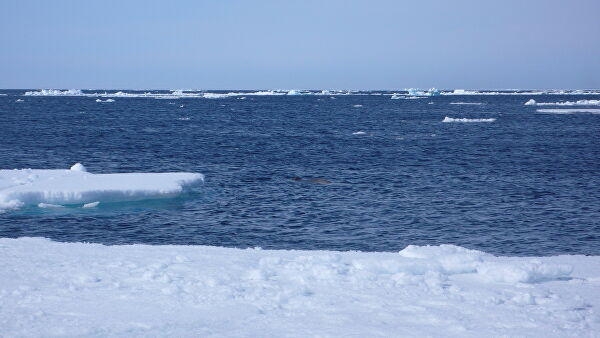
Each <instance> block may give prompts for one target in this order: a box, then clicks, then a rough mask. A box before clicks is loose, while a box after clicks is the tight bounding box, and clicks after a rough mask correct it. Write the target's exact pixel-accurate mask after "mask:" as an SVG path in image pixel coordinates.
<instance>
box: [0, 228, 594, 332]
mask: <svg viewBox="0 0 600 338" xmlns="http://www.w3.org/2000/svg"><path fill="white" fill-rule="evenodd" d="M0 272H1V273H0V328H2V335H6V336H53V335H59V336H236V337H239V336H242V337H243V336H254V337H274V336H277V337H281V336H297V337H300V336H302V337H305V336H332V337H333V336H335V337H339V336H356V337H362V336H384V337H392V336H404V337H405V336H419V337H421V336H461V337H462V336H472V337H475V336H477V337H482V336H557V337H558V336H572V337H575V336H587V337H590V336H598V335H600V316H599V313H598V308H599V307H600V257H586V256H557V257H539V258H531V257H522V258H519V257H495V256H492V255H489V254H486V253H483V252H480V251H474V250H468V249H464V248H460V247H456V246H450V245H446V246H431V247H417V246H409V247H407V248H406V249H404V250H402V251H401V252H400V253H365V252H333V251H276V250H260V249H245V250H243V249H230V248H220V247H208V246H149V245H127V246H104V245H100V244H84V243H58V242H53V241H50V240H47V239H43V238H20V239H7V238H2V239H0Z"/></svg>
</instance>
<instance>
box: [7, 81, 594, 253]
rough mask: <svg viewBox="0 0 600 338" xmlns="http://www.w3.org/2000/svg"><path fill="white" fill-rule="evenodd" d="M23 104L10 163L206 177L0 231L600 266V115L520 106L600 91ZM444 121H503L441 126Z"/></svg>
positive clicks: (31, 217) (15, 110)
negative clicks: (414, 251)
mask: <svg viewBox="0 0 600 338" xmlns="http://www.w3.org/2000/svg"><path fill="white" fill-rule="evenodd" d="M23 92H24V91H23V90H18V91H6V90H5V91H0V93H3V94H7V95H5V96H0V168H3V169H12V168H65V169H66V168H69V167H70V166H71V165H72V164H74V163H75V162H81V163H83V164H84V165H85V166H86V167H87V168H88V170H89V171H91V172H96V173H113V172H165V171H193V172H200V173H203V174H205V175H206V181H205V184H204V185H203V186H201V187H200V188H198V189H197V190H196V191H195V192H192V193H190V194H187V195H185V196H182V197H180V198H176V199H170V200H163V201H152V202H136V203H128V204H123V205H102V204H101V205H100V207H99V208H97V209H95V210H81V209H79V210H75V209H66V210H61V211H56V210H54V211H52V210H46V209H40V208H36V207H32V208H24V209H21V210H17V211H10V212H6V213H2V214H0V237H20V236H43V237H48V238H52V239H55V240H59V241H88V242H99V243H107V244H117V243H119V244H120V243H149V244H205V245H216V246H228V247H255V246H260V247H263V248H277V249H335V250H366V251H393V250H400V249H402V248H404V247H405V246H406V245H408V244H418V245H423V244H440V243H451V244H457V245H461V246H464V247H468V248H474V249H479V250H484V251H486V252H490V253H494V254H509V255H552V254H566V253H569V254H572V253H581V254H594V255H599V254H600V189H599V188H600V178H599V177H600V115H598V114H590V113H574V114H545V113H539V112H536V109H540V108H569V107H532V106H524V105H523V103H524V102H526V101H527V100H529V99H531V98H533V99H535V100H536V101H538V102H557V101H565V100H569V101H574V100H578V99H599V98H600V96H597V95H596V96H593V95H591V96H590V95H585V96H577V95H568V96H561V95H535V96H526V95H506V96H435V97H430V98H423V99H400V100H392V99H390V96H389V95H340V96H335V97H334V98H330V96H316V95H306V96H248V97H246V99H243V100H242V99H239V97H231V98H221V99H203V98H195V99H155V98H115V102H112V103H98V102H95V100H96V98H91V97H31V96H22V94H23ZM367 94H368V93H367ZM371 94H372V93H371ZM17 99H22V100H24V101H23V102H16V100H17ZM453 102H454V103H456V102H474V103H481V104H480V105H458V104H451V103H453ZM430 103H432V104H430ZM182 105H183V106H182ZM571 108H572V107H571ZM588 108H590V107H588ZM596 108H599V107H596ZM446 116H448V117H452V118H495V119H496V121H495V122H488V123H485V122H483V123H443V122H442V120H444V118H445V117H446ZM360 131H362V132H364V134H363V133H358V134H355V133H357V132H360Z"/></svg>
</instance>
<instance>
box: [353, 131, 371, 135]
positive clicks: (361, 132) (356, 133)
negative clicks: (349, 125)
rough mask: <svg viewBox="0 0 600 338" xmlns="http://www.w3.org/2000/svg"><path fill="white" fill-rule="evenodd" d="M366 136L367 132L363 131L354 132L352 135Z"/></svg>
mask: <svg viewBox="0 0 600 338" xmlns="http://www.w3.org/2000/svg"><path fill="white" fill-rule="evenodd" d="M366 134H367V133H365V132H364V131H362V130H359V131H355V132H353V133H352V135H366Z"/></svg>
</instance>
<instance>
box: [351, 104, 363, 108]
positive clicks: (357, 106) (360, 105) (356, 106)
mask: <svg viewBox="0 0 600 338" xmlns="http://www.w3.org/2000/svg"><path fill="white" fill-rule="evenodd" d="M362 106H363V105H362V104H355V105H353V106H352V107H354V108H361V107H362Z"/></svg>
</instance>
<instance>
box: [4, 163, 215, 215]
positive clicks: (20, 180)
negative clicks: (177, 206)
mask: <svg viewBox="0 0 600 338" xmlns="http://www.w3.org/2000/svg"><path fill="white" fill-rule="evenodd" d="M203 181H204V175H202V174H199V173H187V172H176V173H119V174H92V173H89V172H87V170H86V169H85V167H84V166H83V165H81V164H80V163H77V164H75V165H73V166H72V167H71V169H70V170H67V169H21V170H18V169H14V170H0V212H1V211H2V210H6V209H14V208H19V207H22V206H25V205H40V204H41V205H72V204H82V205H83V204H89V203H94V202H102V203H105V202H123V201H137V200H145V199H155V198H165V197H174V196H176V195H178V194H180V193H182V192H183V191H184V190H185V189H186V188H188V187H192V186H194V185H198V184H200V183H202V182H203Z"/></svg>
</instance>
